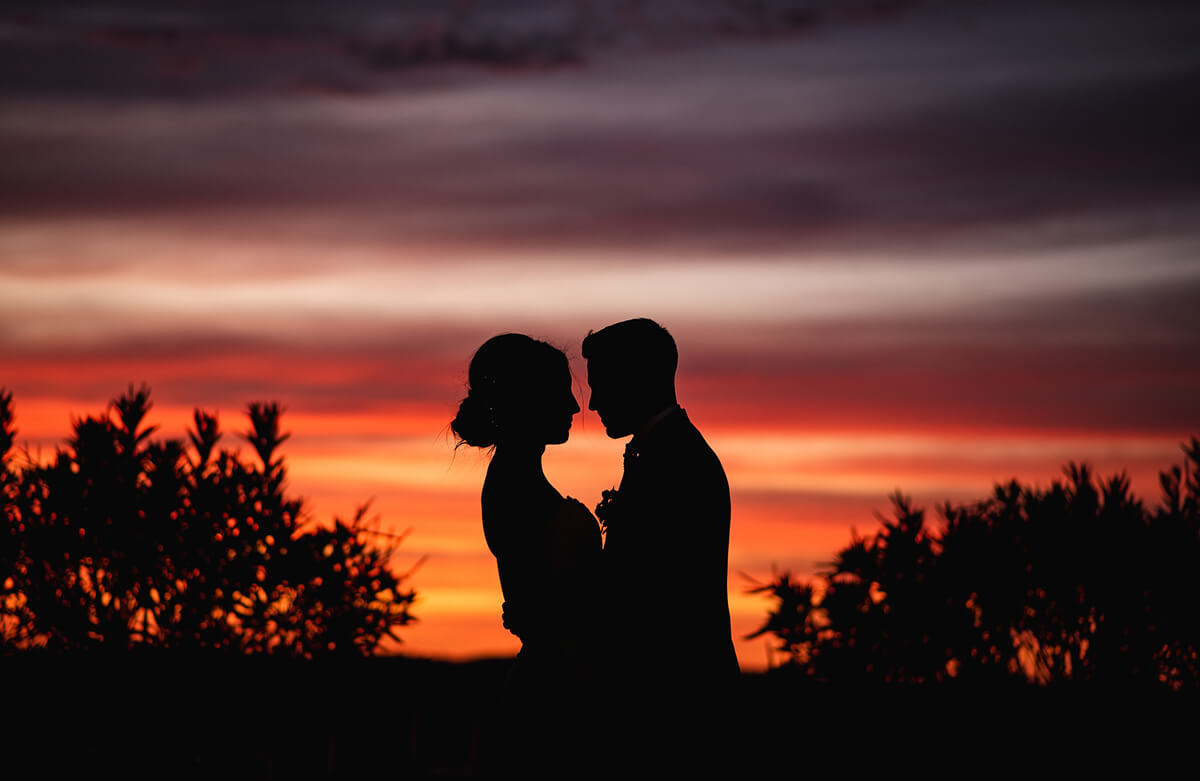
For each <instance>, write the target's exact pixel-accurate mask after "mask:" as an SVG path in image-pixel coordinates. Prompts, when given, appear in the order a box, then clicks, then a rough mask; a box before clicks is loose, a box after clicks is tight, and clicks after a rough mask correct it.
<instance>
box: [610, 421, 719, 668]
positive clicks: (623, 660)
mask: <svg viewBox="0 0 1200 781" xmlns="http://www.w3.org/2000/svg"><path fill="white" fill-rule="evenodd" d="M618 494H619V498H618V501H619V503H620V511H619V514H618V515H616V516H614V517H613V519H612V520H610V521H609V522H608V528H607V531H606V534H605V538H606V539H605V544H604V552H603V561H604V571H605V577H606V581H607V582H606V588H607V597H608V604H609V606H610V609H611V611H612V612H611V616H610V625H611V628H612V634H611V636H612V638H613V640H614V645H613V647H612V648H611V650H610V654H611V655H612V657H613V658H612V661H613V663H614V667H616V668H617V670H619V671H620V672H621V674H622V675H624V676H626V677H627V679H628V680H629V681H630V682H631V683H633V684H635V685H639V686H642V685H647V684H649V685H652V686H663V685H679V686H684V687H691V686H693V685H694V684H699V685H700V686H702V687H705V688H708V687H709V686H710V685H712V684H717V683H719V682H727V681H729V680H732V679H734V678H736V676H737V673H738V663H737V656H736V655H735V653H734V650H733V641H732V639H731V636H730V626H729V599H728V595H727V593H726V587H727V572H728V568H729V515H730V512H729V481H728V480H727V479H726V477H725V470H724V469H723V468H722V467H721V462H720V461H719V460H718V459H717V456H716V454H715V453H714V452H713V451H712V448H710V447H709V446H708V443H706V442H705V441H704V438H703V437H702V436H701V435H700V432H699V431H698V430H697V429H696V427H695V426H693V425H692V423H691V421H690V420H688V416H687V413H685V412H684V411H683V410H682V409H678V408H677V409H674V410H672V411H671V412H670V413H668V414H667V415H666V416H665V417H664V418H662V419H661V420H660V421H659V422H658V423H657V424H656V425H654V426H653V427H652V428H651V429H650V430H649V431H647V432H644V433H642V434H639V435H638V436H635V437H634V438H633V440H632V441H631V442H630V444H629V447H628V448H627V449H626V460H625V474H624V477H623V479H622V480H621V485H620V488H619V490H618ZM647 652H649V653H647ZM622 664H624V666H623V667H622Z"/></svg>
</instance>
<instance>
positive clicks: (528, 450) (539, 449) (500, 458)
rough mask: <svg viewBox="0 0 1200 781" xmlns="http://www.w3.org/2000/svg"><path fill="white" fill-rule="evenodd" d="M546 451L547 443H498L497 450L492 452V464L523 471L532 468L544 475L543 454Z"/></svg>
mask: <svg viewBox="0 0 1200 781" xmlns="http://www.w3.org/2000/svg"><path fill="white" fill-rule="evenodd" d="M545 452H546V446H545V445H529V444H523V443H513V444H503V445H497V446H496V452H495V453H493V454H492V464H493V465H494V466H496V467H497V468H501V469H505V470H518V471H522V472H527V471H531V470H532V471H536V472H537V474H539V475H543V472H542V455H543V454H545Z"/></svg>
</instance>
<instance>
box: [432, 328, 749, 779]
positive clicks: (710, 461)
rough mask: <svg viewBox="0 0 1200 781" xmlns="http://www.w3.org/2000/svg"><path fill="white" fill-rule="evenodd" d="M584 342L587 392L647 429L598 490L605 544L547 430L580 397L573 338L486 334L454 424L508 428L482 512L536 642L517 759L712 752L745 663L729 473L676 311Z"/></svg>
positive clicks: (506, 585)
mask: <svg viewBox="0 0 1200 781" xmlns="http://www.w3.org/2000/svg"><path fill="white" fill-rule="evenodd" d="M583 356H584V358H585V359H587V381H588V386H589V387H590V389H591V395H590V402H589V404H588V408H589V409H592V410H595V411H596V412H597V413H599V416H600V420H601V422H602V423H603V424H604V429H605V432H606V433H607V434H608V436H609V437H612V438H613V439H620V438H623V437H627V436H630V435H633V438H632V440H630V442H629V444H628V445H627V446H626V448H625V470H624V475H623V477H622V479H621V482H620V486H619V488H618V489H617V490H615V491H604V492H603V497H604V499H603V501H602V502H601V503H600V505H599V506H598V507H597V508H596V509H597V515H598V516H599V518H600V521H601V522H603V524H604V539H603V544H602V542H601V529H600V526H599V524H598V523H597V519H596V517H595V516H593V515H592V513H591V512H590V511H589V510H588V508H587V507H585V506H584V505H583V504H581V503H580V502H578V501H576V500H574V499H571V498H570V497H563V496H562V495H561V494H560V493H559V492H558V491H557V490H555V488H554V486H553V485H551V484H550V482H549V481H548V480H547V479H546V476H545V473H544V472H543V470H542V455H543V453H544V452H545V449H546V445H554V444H561V443H563V442H566V441H567V437H568V434H569V431H570V428H571V419H572V418H573V417H574V415H575V413H577V412H579V411H580V408H579V404H578V403H577V402H576V400H575V397H574V394H573V393H572V380H571V373H570V370H569V368H568V364H567V358H566V356H565V355H564V354H563V353H562V351H560V350H558V349H556V348H554V347H552V346H551V345H549V344H547V343H545V342H540V341H537V340H534V339H531V338H530V337H528V336H524V335H521V334H503V335H500V336H496V337H494V338H492V339H489V340H488V341H487V342H485V343H484V344H483V346H482V347H480V348H479V350H478V351H477V352H476V353H475V357H474V358H473V359H472V361H471V366H470V370H469V378H468V381H469V393H468V395H467V397H466V398H465V399H463V401H462V404H461V406H460V407H459V411H458V416H457V417H456V418H455V420H454V422H453V424H452V428H453V430H454V432H455V433H456V434H457V435H458V436H459V438H460V439H461V440H462V441H463V442H465V443H467V444H469V445H474V446H477V447H491V446H493V445H494V446H495V451H494V453H493V455H492V460H491V464H490V465H489V467H488V471H487V477H486V479H485V480H484V484H483V495H482V505H483V529H484V535H485V536H486V538H487V543H488V547H489V548H490V549H491V551H492V553H493V554H494V555H495V557H496V563H497V567H498V569H499V573H500V584H501V587H502V589H503V592H504V600H505V604H504V607H503V610H504V623H505V626H506V627H508V628H509V630H510V631H512V632H513V634H515V635H517V636H518V637H519V638H520V639H521V642H522V646H521V651H520V653H519V654H518V656H517V659H516V661H515V663H514V665H513V668H512V670H511V671H510V674H509V679H508V681H507V683H506V696H507V699H506V703H505V705H504V706H503V709H504V712H505V713H506V714H507V715H509V716H511V718H512V719H513V720H514V723H511V724H509V725H508V726H509V731H508V733H507V734H508V735H509V737H508V738H507V739H506V745H505V748H506V750H507V751H508V752H509V761H510V769H511V768H512V767H515V768H517V769H530V770H533V769H536V768H537V767H538V765H539V763H540V762H542V761H543V760H545V759H546V758H547V757H551V756H554V757H556V759H554V760H553V762H555V763H560V762H562V761H569V762H570V763H571V764H570V765H568V766H567V767H561V766H560V767H559V768H557V769H558V770H561V771H562V772H563V773H564V774H565V776H569V775H578V774H580V773H583V774H586V771H587V768H589V767H592V766H593V765H592V764H591V763H595V762H602V763H609V764H611V763H620V764H627V763H628V762H630V761H633V762H638V763H639V766H642V767H643V768H644V767H645V765H646V764H651V765H653V764H656V763H663V764H665V765H667V766H670V767H678V766H679V765H681V764H682V765H686V764H689V763H692V762H695V761H697V758H698V757H704V756H712V752H713V745H712V741H713V740H720V739H721V736H722V731H721V729H720V720H721V718H723V717H724V716H725V712H724V707H725V704H726V698H727V696H728V695H729V694H730V692H731V690H732V688H733V687H734V685H735V684H736V681H737V677H738V672H739V671H738V663H737V657H736V656H735V654H734V650H733V643H732V639H731V636H730V624H729V603H728V597H727V595H726V572H727V568H728V557H729V516H730V508H729V483H728V482H727V480H726V478H725V472H724V470H723V469H722V467H721V463H720V461H719V460H718V459H717V456H716V454H715V453H713V451H712V449H711V448H710V447H709V446H708V444H707V443H706V442H705V441H704V439H703V437H701V436H700V432H699V431H697V430H696V427H695V426H693V425H692V423H691V421H690V420H689V419H688V416H687V414H686V413H685V412H684V410H683V409H682V408H681V407H680V406H679V404H678V403H677V401H676V396H675V369H676V364H677V362H678V353H677V350H676V346H675V341H674V339H672V337H671V335H670V334H669V333H668V332H667V331H666V329H664V328H663V327H662V326H660V325H659V324H657V323H655V322H654V321H652V320H647V319H638V320H627V321H624V322H621V323H617V324H615V325H611V326H608V327H607V328H604V329H602V330H600V331H596V332H593V333H590V334H588V336H587V338H585V339H584V340H583ZM601 480H602V478H598V481H601ZM610 484H611V483H610ZM551 769H552V770H553V769H555V768H551ZM565 776H564V777H565Z"/></svg>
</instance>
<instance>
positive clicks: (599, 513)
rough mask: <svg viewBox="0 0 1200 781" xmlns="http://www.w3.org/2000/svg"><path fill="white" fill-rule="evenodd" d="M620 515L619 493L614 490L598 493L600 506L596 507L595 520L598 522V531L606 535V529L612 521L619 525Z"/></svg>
mask: <svg viewBox="0 0 1200 781" xmlns="http://www.w3.org/2000/svg"><path fill="white" fill-rule="evenodd" d="M621 515H622V507H621V492H620V491H618V490H617V489H615V488H610V489H609V490H607V491H601V492H600V504H598V505H596V518H597V519H598V520H599V521H600V531H602V532H604V533H605V534H607V533H608V527H609V526H611V525H612V523H613V521H614V520H616V521H617V525H618V526H619V525H620V520H619V519H620V517H621Z"/></svg>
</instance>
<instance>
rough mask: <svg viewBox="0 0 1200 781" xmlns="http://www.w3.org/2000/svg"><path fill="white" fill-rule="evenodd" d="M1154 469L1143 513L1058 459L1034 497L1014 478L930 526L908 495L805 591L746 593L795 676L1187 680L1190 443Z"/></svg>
mask: <svg viewBox="0 0 1200 781" xmlns="http://www.w3.org/2000/svg"><path fill="white" fill-rule="evenodd" d="M1183 449H1184V453H1185V456H1186V458H1185V461H1184V464H1183V466H1176V467H1173V468H1172V469H1170V470H1169V471H1167V472H1164V473H1162V474H1161V476H1160V481H1161V484H1162V490H1163V498H1162V503H1161V504H1160V505H1159V506H1158V507H1155V508H1153V509H1147V508H1146V507H1145V505H1144V504H1143V503H1142V502H1141V501H1140V500H1138V499H1137V498H1136V497H1134V496H1133V495H1131V493H1130V490H1129V481H1128V479H1127V478H1126V476H1125V475H1123V474H1122V475H1119V476H1116V477H1113V478H1111V479H1109V480H1108V481H1104V482H1100V481H1097V480H1096V479H1094V478H1093V476H1092V474H1091V471H1090V470H1089V469H1088V467H1087V466H1086V465H1076V464H1069V465H1068V466H1067V467H1066V468H1065V470H1064V471H1065V474H1066V480H1065V481H1063V480H1057V481H1054V482H1052V483H1051V485H1050V487H1049V488H1048V489H1045V490H1040V489H1037V488H1034V487H1030V486H1023V485H1021V484H1020V483H1018V482H1017V481H1015V480H1014V481H1012V482H1009V483H1007V484H1003V485H997V486H996V487H995V490H994V491H993V494H992V496H990V497H988V498H987V499H984V500H982V501H979V502H974V503H966V504H961V505H952V504H949V503H947V504H946V505H945V506H943V507H942V508H941V517H942V520H943V522H944V525H943V527H942V529H941V531H940V532H934V531H931V530H930V529H929V528H927V526H926V523H925V517H924V512H923V511H922V510H920V509H917V508H914V507H913V506H912V503H911V501H910V500H909V499H907V498H905V497H904V496H902V495H899V494H897V495H896V496H894V497H893V498H892V503H893V518H892V519H890V520H889V519H885V518H882V517H881V518H880V520H881V522H882V528H880V529H879V530H878V531H877V532H876V533H875V534H873V535H872V536H870V537H867V538H865V539H854V540H852V541H851V543H850V544H849V545H848V546H847V547H846V548H844V549H843V550H842V551H840V552H839V553H838V555H837V557H836V559H835V560H834V561H833V562H832V563H831V564H830V566H829V569H828V570H827V571H826V572H823V573H821V574H820V576H819V579H818V582H817V583H815V584H812V583H803V582H797V581H795V580H794V579H793V577H792V575H791V574H790V573H787V572H784V573H783V574H781V575H777V576H776V577H775V579H774V580H773V581H772V582H771V583H768V584H765V585H759V586H758V587H757V588H754V589H752V592H754V593H764V594H768V595H770V596H771V597H772V598H773V600H774V602H775V605H774V607H773V609H772V610H771V611H770V613H769V615H768V616H767V620H766V622H765V623H764V624H763V625H762V626H761V627H760V628H759V629H758V630H757V631H756V632H754V633H753V634H751V635H750V637H758V636H761V635H766V634H769V635H772V636H774V637H775V639H776V640H777V641H778V648H779V650H780V651H782V652H783V654H784V655H785V657H786V658H787V666H788V667H789V668H791V669H792V670H793V671H795V672H799V673H801V674H803V675H807V676H811V677H813V678H815V679H821V680H839V681H876V682H889V683H923V682H930V681H942V680H948V679H958V680H968V681H976V682H981V681H990V682H996V681H1034V682H1039V683H1050V682H1061V681H1091V682H1110V683H1122V684H1129V683H1150V684H1166V685H1167V686H1169V687H1171V688H1175V689H1179V688H1195V687H1196V686H1197V684H1198V683H1200V655H1198V653H1200V621H1198V620H1197V619H1198V617H1200V616H1198V610H1200V608H1198V607H1197V606H1198V604H1200V603H1198V602H1197V599H1198V598H1200V584H1198V582H1197V581H1196V578H1195V573H1196V572H1198V571H1200V510H1198V499H1200V440H1197V439H1192V440H1191V442H1190V444H1188V445H1185V446H1184V448H1183Z"/></svg>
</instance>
